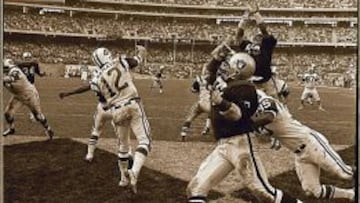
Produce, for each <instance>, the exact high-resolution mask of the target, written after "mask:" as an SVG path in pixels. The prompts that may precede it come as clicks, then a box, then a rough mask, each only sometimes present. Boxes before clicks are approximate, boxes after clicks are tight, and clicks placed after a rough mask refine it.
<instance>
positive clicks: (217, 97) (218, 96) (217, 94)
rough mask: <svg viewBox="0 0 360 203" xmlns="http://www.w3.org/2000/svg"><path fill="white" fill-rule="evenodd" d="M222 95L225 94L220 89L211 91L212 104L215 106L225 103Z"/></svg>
mask: <svg viewBox="0 0 360 203" xmlns="http://www.w3.org/2000/svg"><path fill="white" fill-rule="evenodd" d="M222 94H223V92H221V91H220V90H218V89H215V90H213V91H211V102H212V104H213V105H214V106H216V105H219V104H220V103H221V102H222V101H223V98H222Z"/></svg>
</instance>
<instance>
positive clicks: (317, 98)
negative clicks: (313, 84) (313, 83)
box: [312, 89, 325, 111]
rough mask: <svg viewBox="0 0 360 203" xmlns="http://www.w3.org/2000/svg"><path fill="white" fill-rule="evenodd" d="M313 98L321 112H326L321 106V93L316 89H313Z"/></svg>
mask: <svg viewBox="0 0 360 203" xmlns="http://www.w3.org/2000/svg"><path fill="white" fill-rule="evenodd" d="M312 95H313V98H314V100H315V101H316V103H317V105H318V108H319V110H320V111H325V109H324V108H323V107H322V105H321V99H320V95H319V92H318V91H317V90H316V89H313V94H312Z"/></svg>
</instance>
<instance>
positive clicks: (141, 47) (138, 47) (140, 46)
mask: <svg viewBox="0 0 360 203" xmlns="http://www.w3.org/2000/svg"><path fill="white" fill-rule="evenodd" d="M135 47H136V49H137V50H138V51H140V50H144V51H145V50H146V48H145V47H144V46H142V45H136V46H135Z"/></svg>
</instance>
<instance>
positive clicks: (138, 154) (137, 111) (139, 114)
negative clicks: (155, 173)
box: [129, 102, 152, 192]
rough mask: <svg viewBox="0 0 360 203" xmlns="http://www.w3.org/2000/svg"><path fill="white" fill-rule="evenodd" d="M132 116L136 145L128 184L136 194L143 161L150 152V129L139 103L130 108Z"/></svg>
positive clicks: (131, 122) (131, 125)
mask: <svg viewBox="0 0 360 203" xmlns="http://www.w3.org/2000/svg"><path fill="white" fill-rule="evenodd" d="M130 108H132V111H131V112H132V115H131V117H132V118H131V121H130V127H131V129H132V131H133V133H134V135H135V137H136V139H137V141H138V145H137V147H136V149H135V153H134V164H133V166H132V168H131V169H130V170H129V176H130V184H131V185H132V186H133V189H134V192H136V183H137V179H138V177H139V174H140V170H141V168H142V167H143V165H144V163H145V160H146V158H147V156H148V154H149V152H150V150H151V141H152V139H151V129H150V125H149V121H148V119H147V117H146V115H145V111H144V108H143V105H142V104H141V102H136V103H134V104H132V105H131V106H130Z"/></svg>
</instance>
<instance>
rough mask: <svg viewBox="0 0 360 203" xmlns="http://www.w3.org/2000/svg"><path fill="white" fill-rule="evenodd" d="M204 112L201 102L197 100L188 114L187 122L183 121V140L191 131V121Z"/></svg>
mask: <svg viewBox="0 0 360 203" xmlns="http://www.w3.org/2000/svg"><path fill="white" fill-rule="evenodd" d="M201 113H202V110H201V108H200V105H199V102H198V101H196V102H195V103H194V104H193V105H192V106H191V108H190V111H189V113H188V114H187V116H186V119H185V122H184V123H183V125H182V127H181V133H180V135H181V137H182V141H185V137H186V136H187V133H188V132H189V129H190V127H191V123H192V121H193V120H195V118H197V117H198V116H199V115H200V114H201Z"/></svg>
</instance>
